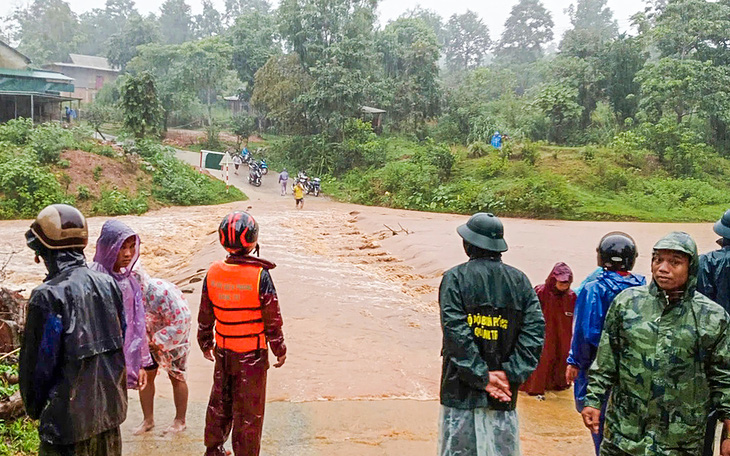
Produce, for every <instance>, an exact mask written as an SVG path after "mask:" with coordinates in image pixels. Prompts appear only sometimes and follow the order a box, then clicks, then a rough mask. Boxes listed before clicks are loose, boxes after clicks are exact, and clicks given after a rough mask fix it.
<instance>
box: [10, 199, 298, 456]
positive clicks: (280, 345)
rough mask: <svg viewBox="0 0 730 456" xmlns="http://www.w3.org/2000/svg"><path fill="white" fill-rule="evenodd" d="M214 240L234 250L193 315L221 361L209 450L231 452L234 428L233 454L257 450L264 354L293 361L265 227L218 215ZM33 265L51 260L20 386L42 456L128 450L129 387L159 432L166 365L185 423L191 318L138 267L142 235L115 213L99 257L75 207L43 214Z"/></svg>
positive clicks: (146, 424)
mask: <svg viewBox="0 0 730 456" xmlns="http://www.w3.org/2000/svg"><path fill="white" fill-rule="evenodd" d="M218 234H219V238H220V241H221V244H222V245H223V247H224V248H225V249H226V250H227V251H228V253H229V255H228V257H227V259H226V260H225V261H221V262H217V263H215V264H214V265H213V266H212V267H211V269H210V271H209V272H208V274H207V275H206V278H205V281H204V285H203V293H202V298H201V307H200V312H199V315H198V343H199V345H200V348H201V350H202V351H203V354H204V356H205V358H206V359H209V360H211V361H214V362H215V375H214V386H213V390H212V392H211V398H210V403H209V406H208V411H207V414H206V430H205V444H206V454H208V455H221V456H225V455H226V451H225V450H224V449H223V444H224V442H225V441H226V440H227V438H228V435H229V434H230V433H231V429H233V449H234V452H235V453H236V455H237V456H238V455H256V454H258V452H259V446H260V440H261V431H262V426H263V410H264V404H265V392H266V370H267V369H268V367H269V364H268V350H267V347H269V346H270V347H271V350H272V351H273V352H274V355H275V356H276V357H277V362H276V364H275V367H280V366H282V365H283V364H284V361H285V359H286V346H285V345H284V339H283V333H282V331H281V327H282V321H281V314H280V311H279V304H278V299H277V296H276V290H275V288H274V284H273V282H272V280H271V276H270V274H269V273H268V271H269V270H270V269H273V268H274V267H275V265H274V264H273V263H270V262H268V261H266V260H263V259H260V258H258V257H253V256H251V255H250V254H251V253H252V252H254V251H256V252H258V248H257V247H258V224H257V223H256V221H255V220H254V219H253V217H251V216H250V215H249V214H247V213H245V212H234V213H232V214H230V215H228V216H227V217H226V218H224V219H223V221H222V222H221V225H220V227H219V232H218ZM26 242H27V245H28V247H30V248H31V249H32V250H33V251H34V252H35V254H36V262H38V263H40V262H41V261H43V263H44V264H45V266H46V269H47V271H48V275H47V277H46V278H45V280H44V283H43V284H42V285H40V286H39V287H37V288H35V289H34V290H33V292H32V294H31V297H30V301H29V304H28V314H27V321H26V327H25V331H24V337H23V341H22V345H21V351H20V391H21V395H22V397H23V402H24V404H25V407H26V410H27V412H28V415H29V416H30V417H31V418H34V419H38V420H39V421H40V423H39V429H38V433H39V437H40V442H41V443H40V448H39V454H40V455H42V456H47V455H63V456H66V455H68V456H71V455H75V456H87V455H88V456H92V455H94V456H96V455H98V456H114V455H121V454H122V440H121V433H120V425H121V424H122V423H123V422H124V421H125V420H126V416H127V391H128V390H130V389H137V390H139V397H140V402H141V406H142V413H143V422H142V423H141V424H140V425H139V426H138V427H137V428H136V430H135V433H136V434H141V433H144V432H147V431H150V430H151V429H152V428H154V425H155V423H154V413H153V411H154V404H153V401H154V395H155V389H154V380H155V377H156V375H157V373H158V369H159V368H163V369H164V370H165V371H166V372H167V373H168V377H169V379H170V381H171V382H172V389H173V397H174V402H175V409H176V415H175V418H174V420H173V422H172V424H171V425H170V426H169V427H168V428H167V430H166V431H165V432H166V433H177V432H180V431H183V430H184V429H185V427H186V412H187V401H188V387H187V383H186V371H187V358H188V354H189V351H190V341H189V336H190V326H191V316H190V310H189V308H188V305H187V303H186V301H185V298H184V297H183V295H182V293H181V292H180V290H179V289H178V288H177V287H176V286H175V285H173V284H172V283H170V282H167V281H165V280H162V279H156V278H151V277H149V276H148V275H147V274H146V273H145V272H144V270H143V269H141V268H140V267H138V260H139V257H140V238H139V236H138V235H137V234H136V233H135V232H134V231H133V230H132V229H131V228H130V227H128V226H127V225H125V224H124V223H122V222H121V221H118V220H113V219H112V220H108V221H107V222H106V223H104V225H103V226H102V229H101V235H100V236H99V239H98V241H97V243H96V253H95V255H94V262H93V263H91V264H89V265H87V263H86V259H85V256H84V249H85V247H86V246H87V244H88V226H87V223H86V219H85V217H84V216H83V214H82V213H81V212H80V211H78V210H77V209H76V208H74V207H72V206H68V205H65V204H54V205H50V206H48V207H46V208H45V209H43V210H42V211H41V212H40V213H39V214H38V216H37V217H36V220H35V221H34V222H33V223H32V225H31V227H30V229H29V230H28V232H27V233H26Z"/></svg>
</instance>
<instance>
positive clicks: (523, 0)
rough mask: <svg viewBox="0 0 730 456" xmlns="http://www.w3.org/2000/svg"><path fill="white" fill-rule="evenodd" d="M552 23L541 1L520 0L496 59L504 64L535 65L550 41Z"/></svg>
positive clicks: (515, 7) (511, 15) (509, 20)
mask: <svg viewBox="0 0 730 456" xmlns="http://www.w3.org/2000/svg"><path fill="white" fill-rule="evenodd" d="M553 26H554V23H553V19H552V16H551V15H550V12H549V11H548V10H547V9H545V7H544V6H543V4H542V2H541V1H540V0H520V2H519V3H517V5H515V6H513V7H512V11H511V13H510V16H509V17H508V18H507V21H506V22H505V23H504V31H503V32H502V37H501V39H500V41H499V45H498V46H497V50H496V56H497V57H498V58H499V59H502V60H503V61H505V62H508V63H509V62H512V63H526V62H534V61H535V60H537V59H539V58H540V57H542V55H543V46H544V45H545V44H547V43H548V42H550V41H551V40H552V39H553Z"/></svg>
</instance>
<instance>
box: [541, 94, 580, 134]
mask: <svg viewBox="0 0 730 456" xmlns="http://www.w3.org/2000/svg"><path fill="white" fill-rule="evenodd" d="M577 98H578V90H577V89H575V88H573V87H570V86H567V85H564V84H555V83H552V84H547V85H545V86H543V87H542V89H541V90H540V92H539V93H538V95H537V97H536V98H535V100H534V102H533V104H534V106H535V107H537V108H538V109H539V110H540V111H541V112H542V113H543V114H545V115H546V116H548V118H549V119H550V121H551V131H550V140H552V141H554V142H556V143H557V144H562V143H563V142H564V141H565V131H566V130H567V129H568V128H569V127H570V126H571V124H572V123H574V122H575V121H576V120H578V119H579V118H580V115H581V112H582V111H583V108H582V107H581V106H580V105H579V104H578V101H577Z"/></svg>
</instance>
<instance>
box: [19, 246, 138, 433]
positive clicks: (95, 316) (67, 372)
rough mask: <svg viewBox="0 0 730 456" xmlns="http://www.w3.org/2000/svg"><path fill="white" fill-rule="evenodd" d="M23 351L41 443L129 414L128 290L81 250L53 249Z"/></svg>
mask: <svg viewBox="0 0 730 456" xmlns="http://www.w3.org/2000/svg"><path fill="white" fill-rule="evenodd" d="M44 261H45V262H46V266H47V267H48V270H49V274H48V276H47V277H46V279H45V280H44V283H43V284H42V285H40V286H39V287H37V288H36V289H34V290H33V292H32V294H31V297H30V302H29V304H28V316H27V321H26V326H25V334H24V337H23V342H22V346H21V351H20V392H21V395H22V397H23V402H24V403H25V408H26V411H27V412H28V415H29V416H30V417H31V418H34V419H39V420H40V426H39V429H38V434H39V436H40V439H41V440H42V441H43V442H46V443H49V444H53V445H70V444H74V443H77V442H80V441H83V440H87V439H89V438H91V437H93V436H95V435H97V434H100V433H102V432H105V431H108V430H110V429H114V428H116V427H118V426H119V425H120V424H121V423H122V422H124V420H125V419H126V416H127V389H126V384H125V380H126V370H125V367H124V353H123V351H122V347H123V345H124V338H123V334H124V307H123V303H122V293H121V291H120V290H119V287H118V286H117V284H116V283H115V282H114V279H112V278H111V277H110V276H108V275H106V274H101V273H98V272H94V271H92V270H90V269H89V268H87V267H86V260H85V259H84V254H83V252H82V251H81V250H58V251H49V252H48V253H47V257H45V258H44Z"/></svg>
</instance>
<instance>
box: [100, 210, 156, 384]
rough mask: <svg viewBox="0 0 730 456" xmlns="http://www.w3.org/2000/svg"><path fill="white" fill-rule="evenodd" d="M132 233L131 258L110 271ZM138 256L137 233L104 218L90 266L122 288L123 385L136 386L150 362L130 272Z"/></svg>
mask: <svg viewBox="0 0 730 456" xmlns="http://www.w3.org/2000/svg"><path fill="white" fill-rule="evenodd" d="M130 237H134V238H135V240H136V249H135V254H134V257H133V258H132V262H131V263H129V266H128V267H126V268H122V270H121V271H120V272H118V273H115V272H114V264H115V263H116V262H117V256H118V255H119V251H120V250H121V249H122V244H124V241H126V240H127V239H129V238H130ZM137 260H139V236H138V235H137V233H135V232H134V230H132V229H131V228H130V227H128V226H127V225H125V224H124V223H122V222H120V221H118V220H108V221H107V222H106V223H104V226H102V227H101V235H100V236H99V240H98V241H96V253H95V254H94V262H93V263H92V264H91V266H90V267H91V269H93V270H95V271H99V272H104V273H106V274H109V275H110V276H112V277H114V279H115V280H116V281H117V285H119V288H120V289H121V290H122V295H123V298H124V317H125V318H124V319H125V320H126V322H127V332H126V334H125V335H124V359H125V364H126V366H127V388H130V389H137V385H138V381H139V371H140V369H142V368H143V367H147V366H149V365H151V364H152V357H151V356H150V349H149V343H148V341H147V329H146V326H145V314H144V303H143V302H142V289H141V287H140V285H139V282H137V279H136V278H135V277H134V276H133V275H132V269H133V268H134V265H135V263H137Z"/></svg>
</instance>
